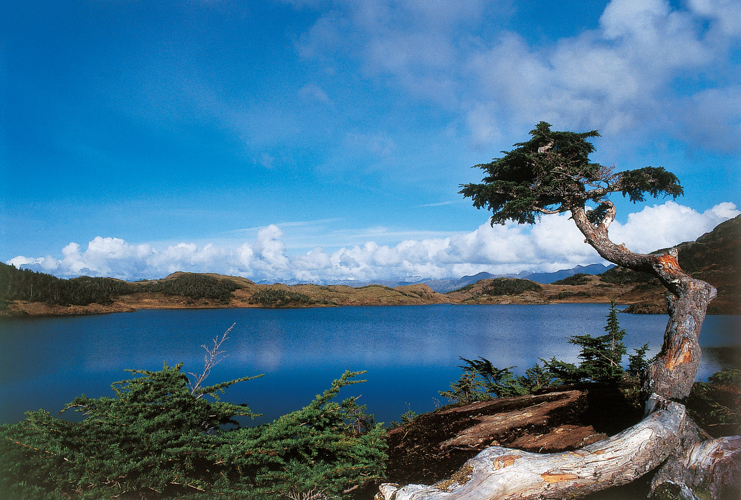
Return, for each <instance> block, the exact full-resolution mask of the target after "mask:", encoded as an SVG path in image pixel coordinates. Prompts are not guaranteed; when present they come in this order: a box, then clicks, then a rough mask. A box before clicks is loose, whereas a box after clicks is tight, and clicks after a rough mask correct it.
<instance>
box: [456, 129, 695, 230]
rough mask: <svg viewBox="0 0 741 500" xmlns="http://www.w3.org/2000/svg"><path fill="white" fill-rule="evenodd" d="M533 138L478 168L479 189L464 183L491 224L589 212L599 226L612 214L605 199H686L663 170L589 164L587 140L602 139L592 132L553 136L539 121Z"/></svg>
mask: <svg viewBox="0 0 741 500" xmlns="http://www.w3.org/2000/svg"><path fill="white" fill-rule="evenodd" d="M530 135H531V136H532V138H531V139H530V140H529V141H527V142H522V143H518V144H515V145H514V147H515V149H513V150H512V151H503V152H502V153H503V154H504V156H503V157H502V158H495V159H494V160H492V161H491V162H490V163H484V164H480V165H476V167H478V168H481V169H483V170H484V171H485V172H486V176H485V177H484V179H483V182H482V183H481V184H463V185H461V188H462V189H461V191H460V193H461V194H463V195H464V196H465V197H467V198H468V197H470V198H471V199H472V200H473V204H474V206H475V207H476V208H486V209H489V210H491V211H492V216H491V223H492V225H494V224H503V223H505V222H506V221H508V220H511V221H514V222H517V223H519V224H532V223H534V222H535V221H536V218H537V217H538V216H539V215H540V214H553V213H561V212H566V211H570V210H574V209H582V210H583V209H585V207H586V205H587V203H589V202H591V203H593V204H595V205H596V207H593V208H590V209H588V211H587V216H588V218H589V220H590V221H591V222H592V223H594V224H596V223H599V222H601V221H602V220H603V219H604V218H605V216H606V215H607V214H608V213H609V212H610V209H613V210H614V208H613V205H612V203H611V202H610V201H609V199H608V198H607V197H608V195H609V194H610V193H615V192H620V193H622V194H623V196H627V197H628V198H629V199H630V200H631V201H632V202H640V201H644V200H645V196H646V194H648V195H650V196H652V197H657V196H659V195H662V194H663V195H665V196H672V197H674V198H676V197H677V196H680V195H681V194H683V190H682V186H681V185H680V183H679V179H677V177H676V176H675V175H674V174H672V173H671V172H669V171H667V170H665V169H664V168H663V167H644V168H641V169H637V170H626V171H623V172H614V169H613V167H604V166H602V165H600V164H598V163H593V162H590V161H589V155H590V154H591V153H593V152H594V151H595V148H594V145H593V144H592V143H591V142H589V141H588V139H591V138H594V137H600V135H599V133H598V132H597V131H596V130H592V131H590V132H581V133H576V132H558V131H552V130H551V125H550V124H549V123H546V122H540V123H538V124H537V125H536V127H535V129H534V130H531V131H530Z"/></svg>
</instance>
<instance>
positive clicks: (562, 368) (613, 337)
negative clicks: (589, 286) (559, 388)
mask: <svg viewBox="0 0 741 500" xmlns="http://www.w3.org/2000/svg"><path fill="white" fill-rule="evenodd" d="M604 329H605V334H604V335H600V336H598V337H592V336H591V335H589V334H586V335H574V336H573V337H569V338H568V342H569V343H570V344H574V345H578V346H580V347H581V351H580V352H579V359H581V363H580V364H579V366H578V367H577V366H575V365H574V364H572V363H565V362H563V361H560V360H557V359H555V358H553V359H551V360H550V361H545V360H543V361H544V362H545V363H546V365H547V367H548V368H549V369H550V370H551V372H553V373H554V374H555V375H556V376H557V377H558V379H559V380H561V381H562V382H565V383H574V382H580V381H584V380H592V381H595V382H616V381H618V380H620V379H621V378H622V376H623V373H624V370H623V367H622V359H623V355H624V354H625V353H626V349H625V344H623V338H624V337H625V335H626V333H625V330H623V329H621V328H620V324H619V322H618V317H617V306H616V304H615V301H614V300H613V301H611V302H610V311H609V313H608V314H607V324H606V325H605V328H604ZM644 347H645V348H646V349H647V346H644ZM643 353H645V349H644V350H643ZM635 363H636V364H637V363H638V360H636V361H635Z"/></svg>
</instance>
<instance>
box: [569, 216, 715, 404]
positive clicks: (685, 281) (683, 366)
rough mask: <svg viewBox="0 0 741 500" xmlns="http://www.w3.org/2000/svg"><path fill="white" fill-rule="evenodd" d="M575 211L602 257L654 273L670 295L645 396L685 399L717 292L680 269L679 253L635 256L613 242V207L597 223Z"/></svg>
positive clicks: (590, 240) (698, 362) (587, 239)
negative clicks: (701, 331) (667, 311)
mask: <svg viewBox="0 0 741 500" xmlns="http://www.w3.org/2000/svg"><path fill="white" fill-rule="evenodd" d="M606 203H609V202H606ZM571 213H572V215H573V218H574V221H575V222H576V226H577V227H578V228H579V230H580V231H581V232H582V234H583V235H584V236H585V238H586V242H587V243H589V244H590V245H591V246H592V247H593V248H594V249H595V250H597V252H598V253H599V254H600V256H602V257H603V258H605V259H607V260H609V261H610V262H613V263H614V264H617V265H619V266H623V267H627V268H628V269H633V270H635V271H643V272H648V273H651V274H653V275H654V276H656V277H657V278H658V279H659V281H661V283H662V284H663V285H664V286H665V287H666V288H667V290H668V291H669V292H670V295H669V297H668V298H667V301H668V310H669V316H670V319H669V322H668V323H667V326H666V331H665V332H664V344H663V346H662V348H661V352H660V353H659V356H658V358H657V360H656V361H655V362H654V363H653V364H652V365H651V366H650V367H649V369H648V373H647V375H648V376H647V377H646V379H647V382H646V385H645V387H644V392H645V393H646V395H649V394H658V395H660V396H663V397H665V398H673V399H682V398H686V397H687V396H689V393H690V390H691V389H692V384H693V383H694V381H695V376H696V375H697V368H698V366H699V364H700V357H701V355H702V352H701V350H700V343H699V340H698V339H699V337H700V329H701V328H702V323H703V321H704V320H705V313H706V311H707V307H708V303H710V301H711V300H713V298H715V296H716V295H717V291H716V289H715V288H714V287H712V286H711V285H710V284H708V283H706V282H704V281H700V280H696V279H694V278H692V277H691V276H690V275H688V274H687V273H685V272H684V271H682V268H681V267H679V262H677V253H676V251H675V250H671V251H669V253H667V254H651V255H645V254H636V253H633V252H631V251H630V250H628V249H627V248H625V246H624V245H616V244H615V243H613V242H612V241H611V240H610V238H609V236H608V232H607V230H608V227H609V225H610V223H611V222H612V221H613V220H614V218H615V208H614V206H613V205H612V204H611V203H610V204H609V209H608V210H607V214H606V215H605V217H604V219H603V220H602V222H601V223H600V224H597V225H595V224H592V223H591V222H590V221H589V219H588V218H587V215H586V212H585V210H584V207H583V206H580V207H576V208H572V210H571Z"/></svg>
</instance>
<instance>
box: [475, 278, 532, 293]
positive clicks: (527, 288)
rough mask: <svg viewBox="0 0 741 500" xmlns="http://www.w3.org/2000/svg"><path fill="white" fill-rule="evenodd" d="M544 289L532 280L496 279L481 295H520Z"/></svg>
mask: <svg viewBox="0 0 741 500" xmlns="http://www.w3.org/2000/svg"><path fill="white" fill-rule="evenodd" d="M542 289H543V287H541V286H540V285H539V284H537V283H535V282H534V281H530V280H521V279H515V278H495V279H493V280H492V281H491V283H490V284H489V285H487V286H486V287H485V288H484V289H483V290H481V293H482V294H484V295H492V296H496V295H519V294H521V293H523V292H539V291H541V290H542Z"/></svg>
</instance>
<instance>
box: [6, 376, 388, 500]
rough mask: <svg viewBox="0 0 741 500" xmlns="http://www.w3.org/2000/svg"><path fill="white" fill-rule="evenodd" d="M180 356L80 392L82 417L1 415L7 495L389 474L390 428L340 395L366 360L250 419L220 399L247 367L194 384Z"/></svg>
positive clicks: (330, 486) (268, 484) (254, 485)
mask: <svg viewBox="0 0 741 500" xmlns="http://www.w3.org/2000/svg"><path fill="white" fill-rule="evenodd" d="M180 370H181V365H177V366H175V367H168V366H167V365H165V367H164V368H163V369H162V370H160V371H156V372H153V371H146V370H132V373H133V374H134V378H132V379H129V380H124V381H121V382H116V383H114V384H113V385H112V387H113V390H114V391H115V395H116V397H115V398H99V399H91V398H87V397H86V396H84V395H83V396H81V397H79V398H77V399H75V400H74V401H73V402H72V403H70V404H69V405H67V407H66V408H65V410H66V409H74V410H76V411H79V412H82V413H83V415H84V419H83V420H82V422H80V423H71V422H68V421H65V420H62V419H60V418H55V417H53V416H51V415H50V414H49V413H47V412H44V411H37V412H29V413H27V414H26V419H25V420H24V421H23V422H21V423H19V424H15V425H4V426H1V427H0V491H3V492H4V494H5V495H4V496H3V498H6V499H18V500H20V499H35V498H39V499H42V498H43V499H75V500H83V499H96V500H97V499H100V498H113V497H116V498H128V499H163V498H195V499H211V498H256V499H275V498H282V497H287V498H304V497H305V496H306V495H308V494H311V493H319V494H321V495H324V496H326V497H333V498H334V497H337V498H341V497H344V496H346V492H347V491H349V490H352V489H353V488H355V487H362V486H364V485H366V484H368V483H369V482H373V481H376V480H378V479H380V478H382V476H383V473H384V468H385V460H386V455H385V453H384V450H385V446H386V445H385V442H384V440H383V439H382V437H383V434H384V430H383V428H382V427H381V426H380V424H378V425H375V424H373V425H369V426H367V427H366V428H363V427H362V426H361V425H359V422H360V423H368V422H371V423H372V416H367V415H365V411H364V410H365V409H364V407H359V406H358V405H357V404H356V402H355V398H349V399H346V400H344V401H343V402H342V403H337V402H334V401H333V399H334V398H336V396H337V395H338V394H339V391H340V389H341V388H342V387H344V386H347V385H351V384H355V383H358V381H355V380H352V379H353V378H354V377H356V376H357V375H359V374H360V373H361V372H346V373H345V374H343V375H342V377H341V378H340V379H338V380H335V381H334V382H333V383H332V386H331V388H330V389H328V390H327V391H325V392H324V393H323V394H322V395H319V396H317V397H316V399H315V400H314V401H312V402H311V403H310V404H309V405H308V406H306V407H305V408H303V409H301V410H298V411H296V412H293V413H290V414H288V415H285V416H283V417H280V418H279V419H277V420H275V421H274V422H272V423H270V424H267V425H263V426H259V427H254V428H241V427H240V426H239V424H238V423H237V422H236V421H235V419H234V418H235V417H237V416H248V417H252V416H254V415H255V414H253V413H252V411H251V410H250V409H249V408H248V407H247V406H244V405H237V404H232V403H227V402H223V401H220V400H219V398H218V393H219V392H220V391H223V390H224V389H226V388H228V387H229V386H230V385H232V384H234V383H238V382H241V381H245V380H249V379H250V378H252V377H244V378H241V379H237V380H232V381H229V382H226V383H221V384H218V385H214V386H210V387H204V388H196V389H192V388H191V389H189V387H188V385H189V381H188V378H187V377H186V376H185V375H184V374H183V373H181V371H180Z"/></svg>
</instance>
